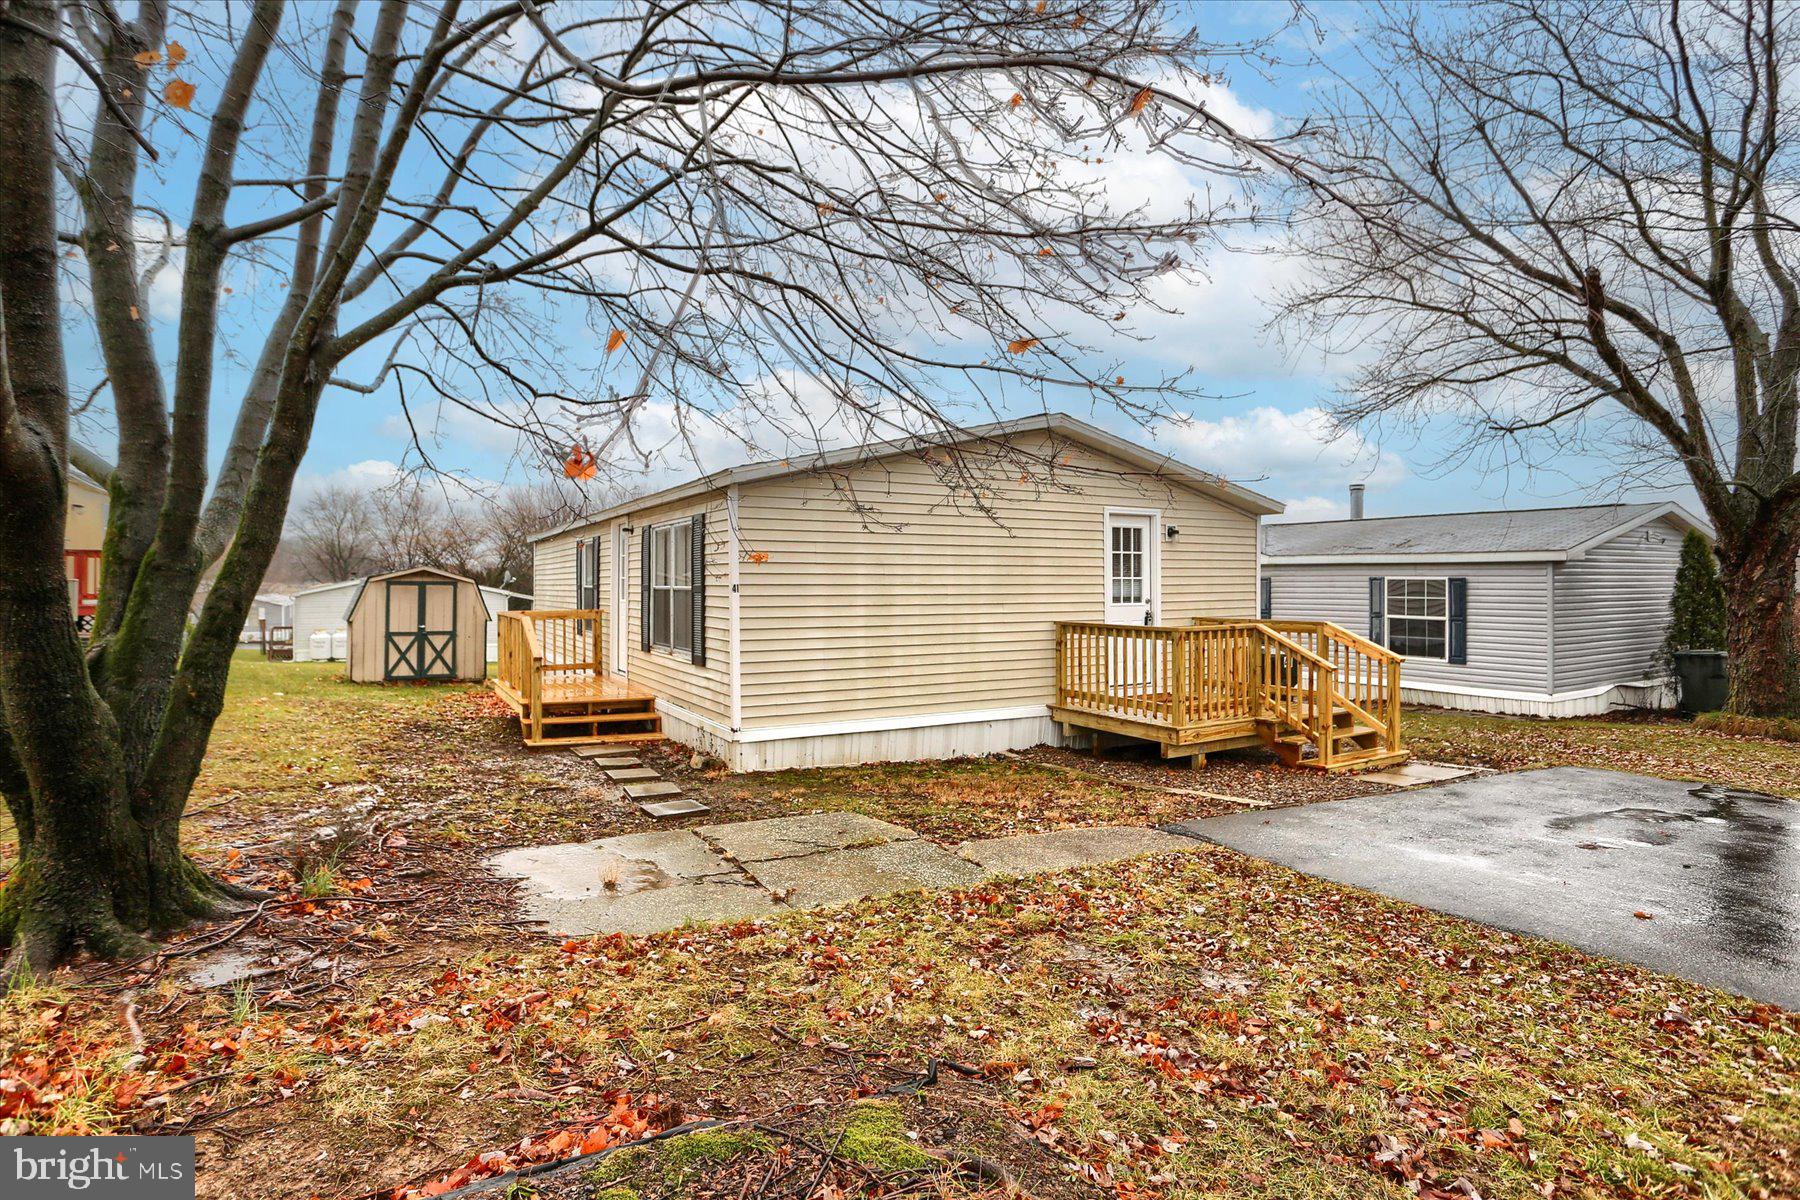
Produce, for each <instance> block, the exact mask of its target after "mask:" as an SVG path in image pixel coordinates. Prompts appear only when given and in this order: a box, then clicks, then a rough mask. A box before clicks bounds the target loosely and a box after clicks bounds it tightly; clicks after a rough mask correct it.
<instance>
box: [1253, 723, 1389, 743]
mask: <svg viewBox="0 0 1800 1200" xmlns="http://www.w3.org/2000/svg"><path fill="white" fill-rule="evenodd" d="M1380 732H1381V730H1379V729H1377V728H1375V727H1374V726H1373V725H1334V726H1332V727H1331V735H1330V736H1331V737H1332V738H1334V739H1336V740H1337V741H1340V742H1341V741H1343V740H1344V739H1345V738H1359V737H1367V736H1369V735H1370V734H1371V733H1380ZM1275 740H1276V741H1278V742H1282V743H1285V744H1287V745H1306V746H1310V745H1312V743H1313V736H1312V734H1310V733H1300V732H1298V731H1296V732H1294V733H1284V734H1282V735H1281V736H1280V737H1278V738H1276V739H1275Z"/></svg>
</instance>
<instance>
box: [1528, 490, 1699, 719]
mask: <svg viewBox="0 0 1800 1200" xmlns="http://www.w3.org/2000/svg"><path fill="white" fill-rule="evenodd" d="M1680 559H1681V530H1680V528H1679V527H1677V526H1676V525H1675V524H1674V523H1673V522H1671V521H1670V520H1669V519H1668V518H1666V517H1664V518H1662V519H1660V520H1657V521H1652V522H1650V523H1649V524H1648V525H1644V526H1642V527H1641V528H1638V529H1634V530H1632V531H1631V532H1630V533H1624V534H1620V535H1619V536H1618V537H1616V538H1614V539H1613V540H1612V541H1610V542H1607V543H1606V544H1605V545H1602V546H1599V547H1596V548H1595V549H1593V550H1590V551H1588V553H1587V555H1586V556H1585V557H1583V558H1580V559H1577V560H1575V561H1574V562H1568V563H1560V564H1558V565H1557V568H1556V688H1555V690H1556V691H1559V692H1569V691H1577V690H1580V689H1582V688H1591V687H1599V686H1601V685H1603V684H1614V683H1632V682H1636V681H1637V680H1641V679H1649V678H1652V677H1653V676H1654V675H1655V673H1656V664H1655V659H1656V651H1657V649H1658V647H1660V646H1661V645H1662V640H1663V635H1664V634H1665V633H1666V632H1667V631H1668V627H1669V596H1670V594H1671V593H1672V592H1673V591H1674V590H1675V568H1676V565H1677V564H1678V563H1679V561H1680Z"/></svg>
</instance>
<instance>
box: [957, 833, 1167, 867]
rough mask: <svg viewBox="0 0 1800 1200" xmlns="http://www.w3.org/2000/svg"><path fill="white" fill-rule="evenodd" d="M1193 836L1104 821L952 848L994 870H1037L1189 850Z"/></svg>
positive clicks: (1083, 865) (978, 841) (986, 839)
mask: <svg viewBox="0 0 1800 1200" xmlns="http://www.w3.org/2000/svg"><path fill="white" fill-rule="evenodd" d="M1194 847H1195V843H1194V839H1192V838H1185V837H1181V836H1180V835H1178V834H1173V833H1164V832H1163V831H1162V830H1160V829H1145V828H1143V827H1141V826H1137V825H1105V826H1101V827H1099V828H1096V829H1057V830H1053V831H1051V832H1049V833H1025V834H1019V835H1017V836H1015V837H1003V838H982V839H980V840H977V841H972V842H964V843H963V844H962V845H960V846H958V847H957V848H956V852H957V853H958V854H960V855H962V856H963V857H964V858H966V859H968V860H969V861H970V862H974V863H979V864H980V865H981V866H982V867H983V868H984V869H986V870H987V871H988V872H989V873H990V874H994V875H1036V874H1039V873H1041V872H1044V871H1063V870H1067V869H1068V868H1070V867H1087V866H1094V865H1096V864H1099V863H1110V862H1119V861H1121V860H1123V859H1127V858H1136V857H1137V856H1138V855H1140V854H1161V853H1164V852H1166V851H1170V850H1192V849H1194Z"/></svg>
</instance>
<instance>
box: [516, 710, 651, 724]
mask: <svg viewBox="0 0 1800 1200" xmlns="http://www.w3.org/2000/svg"><path fill="white" fill-rule="evenodd" d="M660 720H662V718H661V717H659V716H657V715H656V713H655V712H653V711H651V712H597V713H566V714H558V715H557V716H553V717H552V716H545V717H543V718H541V719H539V721H538V724H540V725H605V724H611V723H617V722H625V721H660Z"/></svg>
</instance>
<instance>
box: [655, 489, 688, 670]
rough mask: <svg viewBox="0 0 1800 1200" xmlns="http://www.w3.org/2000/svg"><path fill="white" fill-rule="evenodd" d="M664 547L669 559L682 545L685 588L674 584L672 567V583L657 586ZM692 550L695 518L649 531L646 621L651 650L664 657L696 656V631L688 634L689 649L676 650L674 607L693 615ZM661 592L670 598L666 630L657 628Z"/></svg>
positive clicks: (667, 523)
mask: <svg viewBox="0 0 1800 1200" xmlns="http://www.w3.org/2000/svg"><path fill="white" fill-rule="evenodd" d="M665 537H666V538H667V539H668V540H667V542H666V543H665V542H664V540H663V539H664V538H665ZM665 544H666V546H667V551H666V553H667V554H668V555H669V557H671V558H676V557H677V556H676V554H675V547H676V546H677V545H679V546H680V547H681V548H682V550H683V551H684V552H685V553H686V555H687V583H686V585H685V586H681V585H677V584H676V583H675V582H674V571H673V566H672V565H671V569H670V572H669V582H668V583H660V582H658V576H659V575H660V574H661V572H660V571H659V567H660V565H661V559H662V556H663V554H664V553H665V551H664V550H663V549H661V547H663V546H664V545H665ZM693 546H694V518H693V517H682V518H680V519H679V520H675V521H663V522H660V523H658V524H655V525H652V526H651V527H650V561H649V562H647V563H645V564H644V566H643V569H644V570H646V571H648V572H649V573H650V611H649V612H647V613H645V614H644V620H645V621H646V622H647V623H648V624H649V626H650V648H651V649H652V650H661V651H662V652H663V653H665V654H670V655H692V654H693V652H694V645H693V641H694V630H693V629H691V628H690V629H689V630H688V644H687V645H686V646H677V645H676V644H675V606H676V605H677V604H684V605H686V606H687V611H688V612H689V613H690V614H691V613H692V612H693V611H694V552H693ZM658 592H667V593H668V594H669V627H668V628H667V629H664V630H658V629H657V627H656V612H657V608H658V605H657V596H656V594H657V593H658ZM690 624H691V618H690Z"/></svg>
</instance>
